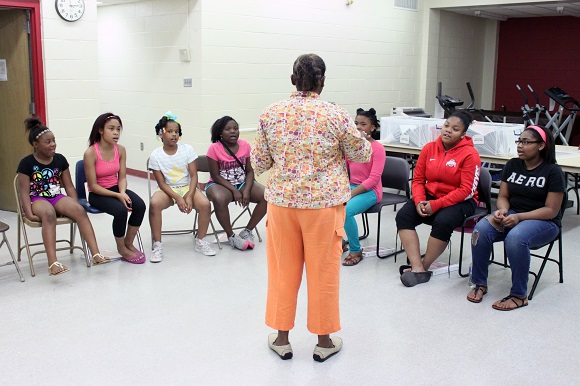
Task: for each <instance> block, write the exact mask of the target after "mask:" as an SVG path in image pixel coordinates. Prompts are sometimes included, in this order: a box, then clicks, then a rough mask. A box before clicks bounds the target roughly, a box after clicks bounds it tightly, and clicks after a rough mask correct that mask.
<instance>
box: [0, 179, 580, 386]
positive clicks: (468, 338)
mask: <svg viewBox="0 0 580 386" xmlns="http://www.w3.org/2000/svg"><path fill="white" fill-rule="evenodd" d="M129 185H130V187H131V188H132V189H134V190H136V191H137V192H138V193H140V194H141V195H142V197H145V196H146V192H147V188H146V182H145V180H140V179H137V178H130V181H129ZM384 213H385V215H384V216H383V223H382V229H383V235H382V239H383V244H384V245H390V246H392V243H393V242H394V235H395V227H394V212H392V211H391V210H385V212H384ZM174 214H177V212H176V213H174ZM169 217H171V219H169ZM375 217H376V216H373V218H372V220H374V221H376V220H375ZM0 219H1V220H2V221H4V222H7V223H8V224H10V226H11V229H10V230H9V232H8V237H9V240H10V242H11V244H12V246H13V248H14V249H15V248H16V217H15V214H13V213H9V212H0ZM91 219H92V222H93V226H94V228H95V230H96V232H97V234H98V240H99V243H100V246H101V249H108V250H113V247H114V240H113V237H112V234H111V230H110V226H111V219H110V218H109V217H108V216H107V215H97V216H93V217H91ZM166 220H167V223H169V222H170V221H169V220H171V222H173V223H175V224H180V225H181V226H183V225H184V224H185V225H186V226H187V225H189V221H190V220H191V218H187V217H185V216H183V215H181V214H180V215H179V216H166ZM579 226H580V216H577V215H576V214H575V211H574V212H572V211H568V212H567V213H566V216H565V217H564V255H565V268H564V269H565V271H564V273H565V275H564V276H565V277H564V279H565V283H564V284H559V283H558V277H557V270H556V267H555V265H549V266H548V267H547V269H546V271H545V273H544V276H543V278H542V281H541V282H540V285H539V287H538V290H537V291H536V294H535V297H534V299H533V300H532V301H531V302H530V305H529V306H528V307H525V308H523V309H521V310H517V311H514V312H499V311H495V310H493V309H492V308H491V303H492V302H493V301H494V300H496V299H499V298H501V297H503V296H504V295H507V293H508V290H509V282H510V273H509V270H504V269H502V268H500V267H497V266H492V268H491V276H490V283H489V284H490V290H489V293H488V294H487V295H486V297H485V298H484V301H483V303H481V304H472V303H469V302H468V301H467V300H465V295H466V294H467V292H468V285H467V279H463V278H460V277H459V276H458V275H457V273H452V274H451V277H450V278H449V277H447V275H439V276H436V277H434V278H433V279H432V280H431V281H430V282H429V283H428V284H425V285H420V286H417V287H414V288H406V287H404V286H403V285H402V284H401V283H400V281H399V277H398V266H399V264H400V263H401V262H402V256H401V259H400V260H399V263H397V264H395V263H394V262H393V259H392V258H389V259H385V260H379V259H377V258H367V259H365V260H363V261H362V262H361V263H360V264H359V265H358V266H356V267H344V268H343V269H342V277H341V316H342V327H343V329H342V330H341V331H340V332H339V333H338V334H337V335H339V336H341V337H342V338H343V339H344V348H343V350H342V351H341V352H340V353H339V354H338V355H336V356H335V357H334V358H332V359H330V360H328V361H327V362H325V363H316V362H314V361H313V360H312V350H313V348H314V344H315V342H316V340H315V337H314V336H313V335H312V334H310V333H309V332H308V331H307V330H306V327H305V324H306V315H305V309H306V303H305V301H306V298H305V291H304V289H305V288H304V287H305V285H304V286H303V289H302V290H301V293H300V299H299V306H298V315H297V319H296V327H295V329H294V330H293V331H292V333H291V342H292V346H293V348H294V358H293V359H292V360H289V361H281V360H280V359H278V357H277V356H276V355H275V354H274V353H273V352H272V351H270V350H269V349H268V347H267V341H266V338H267V335H268V333H270V332H271V330H270V329H269V328H268V327H266V326H265V325H264V308H265V297H266V283H267V281H266V258H265V252H266V251H265V243H257V246H256V249H255V250H254V251H250V252H240V251H234V250H232V249H231V247H229V246H227V245H226V246H224V249H223V250H221V251H219V252H218V254H217V256H215V257H206V256H203V255H200V254H197V253H195V252H194V251H193V243H192V238H191V236H167V237H165V239H164V242H165V243H164V244H165V256H166V257H165V259H164V260H163V262H161V263H159V264H151V263H149V262H147V263H146V264H144V265H141V266H139V265H131V264H128V263H125V262H114V263H111V264H108V265H104V266H96V267H92V268H87V267H86V266H85V265H84V262H83V260H82V259H81V258H80V255H79V254H75V255H74V256H72V257H71V256H70V255H67V254H66V253H60V254H59V257H60V259H61V261H62V262H63V263H65V264H67V265H68V266H69V267H70V268H71V272H69V273H67V274H65V275H62V276H57V277H49V276H48V274H47V273H46V266H47V263H46V260H45V259H44V258H43V257H41V256H39V257H38V258H37V259H36V264H35V267H36V268H37V276H36V277H31V276H30V271H29V269H28V265H27V263H26V261H25V260H23V261H22V263H21V264H20V267H21V269H22V270H23V272H24V275H25V278H26V282H24V283H21V282H20V281H19V280H18V276H17V275H16V271H15V269H14V268H13V267H3V268H0V288H1V291H0V384H2V385H37V384H38V385H105V384H107V385H133V384H140V385H153V384H167V385H180V384H183V385H185V384H187V385H189V384H196V385H198V384H199V385H222V384H241V385H250V384H252V385H271V384H280V385H318V384H329V385H352V384H357V383H358V384H369V385H389V384H405V385H425V384H437V385H443V384H445V385H465V384H470V383H471V384H497V385H508V384H509V385H577V384H578V379H577V378H578V372H579V371H580V361H578V357H579V355H580V347H579V344H578V342H579V339H578V338H579V336H578V328H577V326H578V319H579V317H580V308H579V307H578V306H579V304H578V298H579V295H580V284H579V280H578V273H577V272H578V270H579V269H580V262H579V261H578V259H577V258H576V257H577V253H576V251H577V250H579V249H580V238H578V237H575V235H576V234H577V233H578V227H579ZM142 229H143V231H142V233H143V236H144V240H145V244H146V246H147V248H149V247H150V241H149V240H150V239H149V235H150V233H149V226H148V224H147V223H145V224H144V226H143V228H142ZM259 229H260V231H262V235H263V236H264V235H265V229H264V226H263V224H261V226H260V227H259ZM63 231H64V229H61V230H60V231H59V232H63ZM375 231H376V224H375V223H372V224H371V232H373V236H371V237H370V238H369V240H368V241H367V242H366V244H368V245H372V244H373V243H374V241H375V240H374V232H375ZM33 232H34V231H33ZM34 233H37V234H38V235H39V232H34ZM63 233H64V232H63ZM427 234H428V228H427V227H421V228H420V235H421V237H426V236H427ZM37 239H38V238H37ZM208 240H209V238H208ZM458 248H459V234H457V235H455V236H454V238H453V245H452V255H453V256H454V257H456V256H457V255H458V253H457V251H458ZM498 251H499V249H498ZM467 256H470V253H469V252H467ZM7 259H8V253H7V251H6V249H5V248H3V249H2V250H0V262H4V261H7ZM452 259H453V258H452ZM455 259H456V258H455ZM534 266H537V264H536V262H534ZM304 284H306V283H304Z"/></svg>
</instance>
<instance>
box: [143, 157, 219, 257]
mask: <svg viewBox="0 0 580 386" xmlns="http://www.w3.org/2000/svg"><path fill="white" fill-rule="evenodd" d="M198 159H199V158H198ZM198 163H199V162H198ZM151 173H153V169H151V168H149V158H147V191H148V194H149V200H151V197H153V194H152V189H151ZM193 210H194V211H195V215H194V217H193V226H192V227H191V229H189V228H188V229H175V230H165V231H163V230H162V231H161V234H162V235H188V234H193V235H194V237H197V216H198V215H199V213H198V212H197V210H195V208H194V209H193ZM209 226H210V227H211V229H212V232H211V233H207V234H212V235H214V237H215V240H216V243H217V245H218V247H219V249H222V246H221V243H220V239H219V237H218V235H217V232H216V231H215V227H214V226H213V221H212V220H211V218H210V220H209ZM154 241H155V240H153V235H151V245H153V242H154Z"/></svg>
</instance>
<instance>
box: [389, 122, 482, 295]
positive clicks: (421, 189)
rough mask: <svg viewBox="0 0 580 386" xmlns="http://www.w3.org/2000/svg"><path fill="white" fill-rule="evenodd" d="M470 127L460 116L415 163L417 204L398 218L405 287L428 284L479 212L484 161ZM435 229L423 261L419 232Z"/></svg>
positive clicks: (414, 187) (413, 203)
mask: <svg viewBox="0 0 580 386" xmlns="http://www.w3.org/2000/svg"><path fill="white" fill-rule="evenodd" d="M471 121H472V118H471V115H470V114H469V113H467V112H465V111H456V112H454V113H453V114H451V116H449V118H447V120H446V121H445V123H444V124H443V128H442V130H441V136H440V137H439V138H437V140H436V141H435V142H430V143H428V144H427V145H426V146H425V147H424V148H423V150H421V154H420V155H419V159H418V160H417V166H416V168H415V173H414V176H413V185H412V195H413V201H409V202H408V203H407V204H405V205H404V206H403V207H402V208H401V210H399V212H398V213H397V216H396V223H397V231H398V232H399V237H400V238H401V243H402V244H403V247H404V248H405V252H406V253H407V257H408V258H409V261H410V262H411V265H403V266H401V267H400V269H399V272H400V273H401V282H403V284H404V285H405V286H407V287H413V286H415V285H417V284H420V283H425V282H428V281H429V279H430V278H431V275H432V272H431V271H429V270H428V269H429V267H430V266H431V264H432V263H433V262H434V261H435V260H437V258H438V257H439V256H440V255H441V253H443V251H444V250H445V248H446V247H447V244H448V243H449V239H450V238H451V234H452V233H453V230H454V229H455V228H456V227H458V226H461V224H462V223H463V220H464V219H465V218H466V217H468V216H471V215H472V214H473V213H474V212H475V207H476V205H477V184H478V182H479V169H480V167H481V161H480V159H479V154H478V153H477V150H475V148H474V147H473V141H472V140H471V138H470V137H467V136H466V135H465V133H466V132H467V128H468V127H469V125H470V123H471ZM419 224H429V225H431V234H430V236H429V241H428V242H427V251H426V252H425V257H424V258H423V260H422V261H421V252H420V245H419V237H418V235H417V231H416V230H415V227H416V226H417V225H419Z"/></svg>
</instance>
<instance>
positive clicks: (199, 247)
mask: <svg viewBox="0 0 580 386" xmlns="http://www.w3.org/2000/svg"><path fill="white" fill-rule="evenodd" d="M195 251H196V252H201V253H203V254H204V255H206V256H215V251H214V250H213V249H211V247H210V246H209V243H208V242H207V241H205V240H201V239H195Z"/></svg>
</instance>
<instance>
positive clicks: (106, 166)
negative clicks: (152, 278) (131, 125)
mask: <svg viewBox="0 0 580 386" xmlns="http://www.w3.org/2000/svg"><path fill="white" fill-rule="evenodd" d="M122 127H123V123H122V121H121V118H119V117H118V116H117V115H115V114H113V113H105V114H101V115H99V116H98V117H97V119H96V120H95V123H94V124H93V129H92V131H91V134H90V136H89V148H88V149H87V150H86V151H85V155H84V161H85V174H86V176H87V184H88V186H89V192H90V193H89V202H90V204H91V205H92V206H94V207H95V208H97V209H99V210H101V211H103V212H106V213H108V214H110V215H112V216H113V235H114V236H115V241H116V243H117V251H119V253H120V254H121V258H122V259H123V260H125V261H127V262H129V263H133V264H143V263H144V262H145V254H144V253H143V251H140V250H138V249H137V248H135V246H134V245H133V242H134V240H135V236H136V235H137V232H138V231H139V227H140V226H141V223H142V222H143V217H144V216H145V209H146V207H145V202H143V200H142V199H141V197H139V196H138V195H137V194H136V193H134V192H132V191H131V190H129V189H127V177H126V161H127V151H126V150H125V147H124V146H122V145H119V144H118V142H119V138H120V136H121V130H122ZM129 213H131V215H130V216H129ZM127 218H128V221H127ZM127 224H128V225H127Z"/></svg>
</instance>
